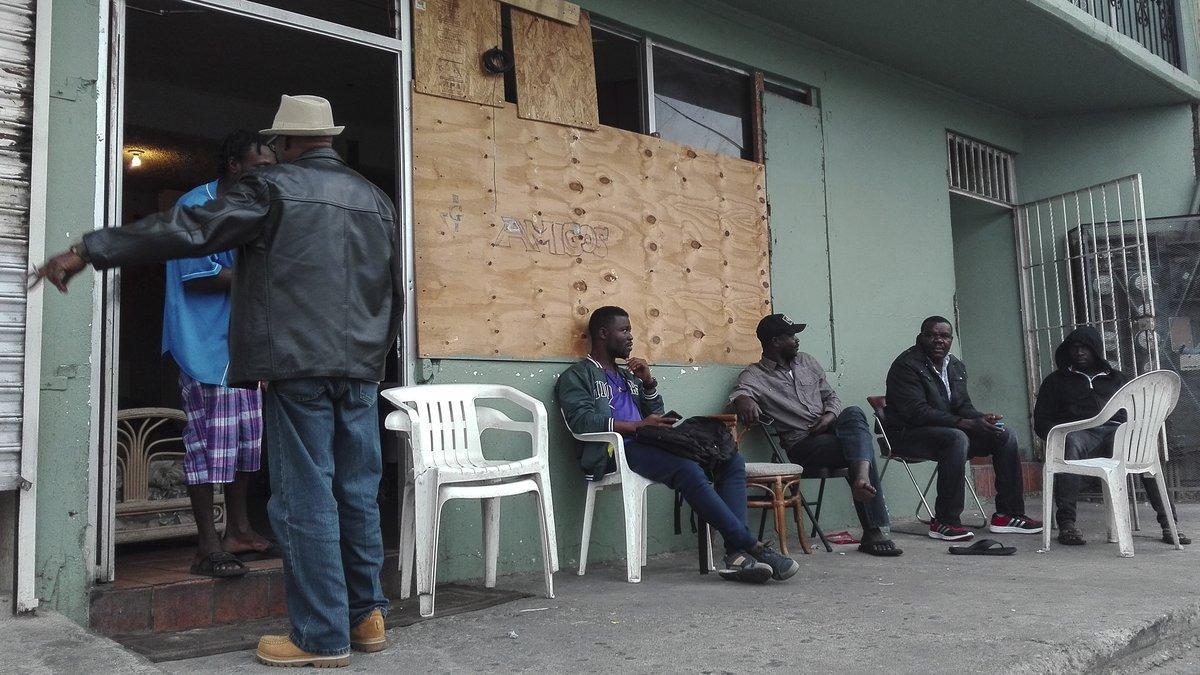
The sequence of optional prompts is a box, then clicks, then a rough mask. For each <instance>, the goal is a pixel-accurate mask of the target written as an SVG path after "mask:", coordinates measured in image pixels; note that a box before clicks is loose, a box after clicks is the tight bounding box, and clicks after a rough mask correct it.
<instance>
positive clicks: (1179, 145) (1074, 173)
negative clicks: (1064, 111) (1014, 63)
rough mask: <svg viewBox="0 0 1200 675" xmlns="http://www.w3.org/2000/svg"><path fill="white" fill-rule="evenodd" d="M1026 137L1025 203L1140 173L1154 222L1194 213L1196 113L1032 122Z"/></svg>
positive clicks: (1155, 111) (1176, 109)
mask: <svg viewBox="0 0 1200 675" xmlns="http://www.w3.org/2000/svg"><path fill="white" fill-rule="evenodd" d="M1024 135H1025V144H1024V152H1021V153H1020V154H1019V155H1018V156H1017V190H1018V195H1019V196H1020V199H1021V201H1023V202H1024V201H1032V200H1035V199H1041V198H1043V197H1049V196H1052V195H1056V194H1060V193H1063V192H1066V191H1069V190H1075V189H1078V188H1082V187H1087V186H1089V185H1093V184H1095V183H1100V182H1103V181H1108V180H1111V179H1114V178H1120V177H1122V176H1127V175H1130V174H1135V173H1141V174H1142V181H1143V184H1144V191H1145V199H1146V214H1147V215H1148V216H1150V217H1155V216H1177V215H1182V214H1184V213H1187V211H1188V207H1189V206H1190V204H1191V201H1192V195H1193V191H1194V190H1195V186H1196V171H1195V168H1194V164H1193V159H1192V157H1193V155H1192V153H1193V148H1194V145H1193V143H1192V111H1191V108H1190V107H1189V106H1186V105H1175V106H1166V107H1161V108H1148V109H1140V110H1122V111H1119V112H1111V113H1103V114H1094V115H1073V116H1070V117H1061V118H1054V119H1045V120H1029V121H1027V122H1026V123H1025V128H1024Z"/></svg>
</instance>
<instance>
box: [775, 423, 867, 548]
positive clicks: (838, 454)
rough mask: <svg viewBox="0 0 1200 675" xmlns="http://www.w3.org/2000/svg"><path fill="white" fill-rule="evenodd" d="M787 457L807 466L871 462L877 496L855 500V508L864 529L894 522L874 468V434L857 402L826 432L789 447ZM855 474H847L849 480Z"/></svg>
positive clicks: (834, 466) (819, 466)
mask: <svg viewBox="0 0 1200 675" xmlns="http://www.w3.org/2000/svg"><path fill="white" fill-rule="evenodd" d="M787 455H788V459H790V460H792V461H793V462H795V463H797V464H799V465H800V466H802V467H804V469H805V470H808V469H845V468H849V467H850V465H851V463H852V462H861V461H865V462H869V463H870V467H869V469H868V474H867V478H868V480H870V482H871V486H872V487H874V488H875V496H874V497H872V498H871V500H870V501H869V502H866V504H865V505H864V504H863V502H859V501H855V502H854V510H855V511H856V512H857V513H858V521H859V523H860V524H861V525H862V528H863V530H869V529H871V528H872V527H879V528H887V527H890V526H891V519H890V518H889V517H888V510H887V501H886V500H885V499H884V497H883V485H881V484H880V482H879V473H878V471H876V470H875V438H874V436H873V435H872V434H871V426H870V424H868V423H867V416H866V415H865V414H863V411H862V409H861V408H859V407H858V406H850V407H848V408H846V409H844V410H842V412H841V414H840V415H838V417H837V420H836V421H835V422H834V423H833V424H832V425H830V427H829V429H827V430H826V431H825V432H824V433H821V434H817V435H816V436H808V437H806V438H804V439H802V440H801V441H800V442H798V443H795V444H793V445H791V446H790V447H788V448H787ZM852 479H853V476H847V478H846V480H847V481H850V480H852Z"/></svg>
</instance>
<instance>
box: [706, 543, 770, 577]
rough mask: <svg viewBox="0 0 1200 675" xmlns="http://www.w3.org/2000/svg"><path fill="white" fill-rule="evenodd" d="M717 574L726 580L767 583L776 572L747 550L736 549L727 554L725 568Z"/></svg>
mask: <svg viewBox="0 0 1200 675" xmlns="http://www.w3.org/2000/svg"><path fill="white" fill-rule="evenodd" d="M717 574H719V575H721V578H722V579H724V580H726V581H744V582H746V583H750V584H765V583H767V579H770V578H771V575H772V574H774V570H772V569H771V566H770V565H768V564H766V563H762V562H759V561H758V559H757V558H755V557H754V556H752V555H750V554H749V553H746V552H745V551H734V552H733V553H730V554H728V555H726V556H725V568H724V569H721V570H718V571H717Z"/></svg>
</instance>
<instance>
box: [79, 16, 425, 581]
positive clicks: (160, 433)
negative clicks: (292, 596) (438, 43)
mask: <svg viewBox="0 0 1200 675" xmlns="http://www.w3.org/2000/svg"><path fill="white" fill-rule="evenodd" d="M278 8H285V9H286V10H288V11H280V9H278ZM113 17H114V34H115V35H117V36H118V39H116V40H114V44H115V47H114V54H113V57H114V58H113V77H114V80H115V82H116V86H115V87H114V91H115V92H116V93H117V95H116V96H115V98H114V101H113V103H114V105H113V108H112V112H113V115H112V121H111V124H112V133H110V138H112V139H116V140H115V143H118V144H119V145H117V146H116V147H114V148H112V152H111V153H110V154H111V156H112V163H111V166H112V169H111V172H110V183H111V185H110V194H111V196H112V199H111V204H112V205H113V206H112V207H111V210H110V219H109V222H110V224H112V225H124V224H128V223H130V222H133V221H135V220H137V219H138V218H140V217H143V216H145V215H148V214H150V213H154V212H156V211H159V210H163V209H167V208H170V207H171V206H172V205H173V204H174V203H175V201H176V199H178V197H179V196H180V195H181V194H183V193H184V192H187V191H189V190H191V189H192V188H195V187H197V186H200V185H204V184H205V183H209V182H210V181H213V180H215V179H216V177H217V166H218V160H217V156H218V149H219V146H220V143H221V140H222V139H223V138H224V137H225V136H227V135H229V134H231V133H232V132H234V131H236V130H239V129H247V130H251V131H254V130H258V129H262V128H266V127H268V126H270V124H271V121H272V118H273V116H274V112H275V109H276V107H277V105H278V102H279V97H280V95H281V94H285V93H287V94H301V93H303V94H316V95H319V96H323V97H325V98H327V99H328V100H329V101H330V102H331V104H332V106H333V110H334V115H335V117H336V119H337V122H338V124H343V125H345V126H346V130H345V132H344V133H343V134H342V135H340V136H338V137H336V139H335V145H334V148H335V150H337V151H338V153H339V154H340V155H341V156H342V157H343V158H344V159H345V160H346V162H347V164H348V165H349V166H350V167H351V168H353V169H355V170H356V171H358V172H359V173H361V174H362V175H363V176H364V177H365V178H367V179H368V180H370V181H371V182H373V183H375V184H376V185H377V186H379V187H380V188H381V189H382V190H383V191H384V192H386V193H387V194H388V195H389V196H391V197H392V198H393V200H394V201H396V203H397V207H398V208H397V210H398V212H400V213H403V209H402V208H400V206H401V204H402V202H403V201H405V195H404V194H403V193H404V189H405V188H404V186H405V185H406V184H407V181H406V180H404V177H403V172H402V170H401V167H402V166H403V165H404V164H405V163H404V161H403V155H404V152H403V148H404V147H405V144H404V143H403V139H404V134H405V133H406V131H407V128H406V127H407V122H405V121H404V119H403V117H402V115H401V114H400V111H401V110H403V109H405V106H404V105H402V101H401V92H402V87H401V86H400V85H401V81H402V80H403V79H404V78H405V73H404V72H403V70H404V68H403V63H404V62H403V58H404V57H405V55H406V49H405V48H404V47H403V44H404V43H403V42H402V41H401V40H399V39H396V37H394V36H398V35H400V31H399V30H398V27H399V26H401V25H403V22H402V21H401V17H400V14H399V8H398V5H397V4H396V3H394V2H393V0H356V2H354V3H327V2H321V1H319V0H311V1H310V0H296V1H290V0H289V1H288V2H280V1H275V2H272V1H271V0H267V1H266V2H261V3H249V2H242V1H240V0H238V1H231V0H115V2H114V13H113ZM335 22H336V23H335ZM105 283H106V292H105V298H106V301H107V302H106V305H107V306H106V308H105V312H106V315H107V317H108V318H109V321H108V322H107V323H108V325H109V326H111V328H110V329H109V331H108V334H107V335H106V341H105V347H104V349H105V367H104V368H103V369H102V370H103V372H105V373H106V377H107V378H108V381H106V383H105V384H104V386H103V389H104V391H105V392H106V394H107V401H106V419H104V421H103V422H104V423H103V424H102V429H106V430H108V433H103V434H102V436H103V439H102V441H101V451H100V456H101V467H100V471H101V475H102V477H103V480H102V485H103V488H102V493H101V495H100V500H101V504H102V506H101V508H100V509H99V510H98V512H99V515H98V518H99V520H100V523H99V528H98V531H99V536H100V541H99V545H98V547H97V551H98V560H97V568H98V573H97V578H98V580H100V581H112V580H114V578H116V577H117V576H118V575H121V576H123V577H125V578H129V576H130V575H131V574H135V573H136V574H141V575H143V576H145V575H147V574H148V575H149V576H152V577H154V579H155V580H156V581H157V582H159V583H162V582H173V581H179V580H183V579H182V578H186V577H187V572H186V565H185V564H184V563H187V562H190V556H191V554H192V553H194V546H195V523H194V519H192V515H191V509H190V506H189V505H188V503H187V493H186V486H185V485H184V482H183V468H182V458H181V453H182V451H183V448H182V442H181V441H180V440H179V436H180V435H181V434H180V432H181V431H182V424H183V419H182V417H181V415H180V414H179V412H180V408H181V401H180V394H179V384H178V378H179V370H178V366H177V365H176V364H175V363H174V361H173V360H172V359H171V357H170V356H164V355H163V354H162V317H163V305H164V295H165V293H164V288H165V283H166V279H165V266H163V265H153V266H144V267H130V268H126V269H124V270H122V271H120V272H119V273H116V272H113V273H108V274H106V276H105ZM400 362H401V359H399V358H398V357H397V355H396V354H394V355H393V357H392V358H391V359H390V360H389V364H388V375H387V377H388V380H391V381H397V380H400V379H402V378H401V374H400V371H401V368H400V366H399V363H400ZM147 419H149V420H150V422H146V421H145V420H147ZM151 426H152V427H153V428H150V427H151ZM142 432H144V434H145V435H144V438H142V439H141V441H140V442H133V441H131V439H133V438H134V437H136V436H138V434H139V433H142ZM268 452H270V449H269V448H267V447H264V448H263V453H264V458H263V461H262V466H263V469H262V470H260V471H259V472H257V473H256V474H255V478H254V479H253V481H252V483H251V486H250V490H249V497H248V502H249V507H250V508H249V511H250V516H251V522H252V524H253V525H254V527H255V529H256V530H257V531H259V532H260V533H262V534H264V535H267V536H268V537H270V528H269V525H268V523H267V520H266V513H265V507H266V501H267V499H268V497H269V487H268V485H269V483H268V476H267V475H266V470H265V467H266V460H265V453H268ZM388 487H389V488H391V489H390V490H389V492H394V491H395V490H394V486H390V485H389V486H388ZM214 518H215V519H216V520H217V522H218V524H220V523H222V521H223V518H224V509H223V508H222V506H221V503H220V500H219V499H218V501H217V503H216V505H215V507H214ZM387 522H389V520H388V519H385V523H387ZM385 533H386V532H385ZM151 562H153V564H150V563H151ZM122 569H124V570H125V572H123V571H122ZM176 577H181V578H180V579H176Z"/></svg>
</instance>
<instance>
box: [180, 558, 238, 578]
mask: <svg viewBox="0 0 1200 675" xmlns="http://www.w3.org/2000/svg"><path fill="white" fill-rule="evenodd" d="M189 571H190V572H191V573H192V574H195V575H196V576H202V577H212V578H214V579H229V578H231V577H240V576H242V575H243V574H245V573H246V572H247V571H249V570H247V569H246V566H245V565H244V564H243V563H242V561H241V560H238V559H237V556H235V555H233V554H232V553H226V552H225V551H214V552H212V553H209V554H208V555H206V556H204V558H203V559H202V560H197V561H196V562H194V563H192V567H191V569H190V570H189Z"/></svg>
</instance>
